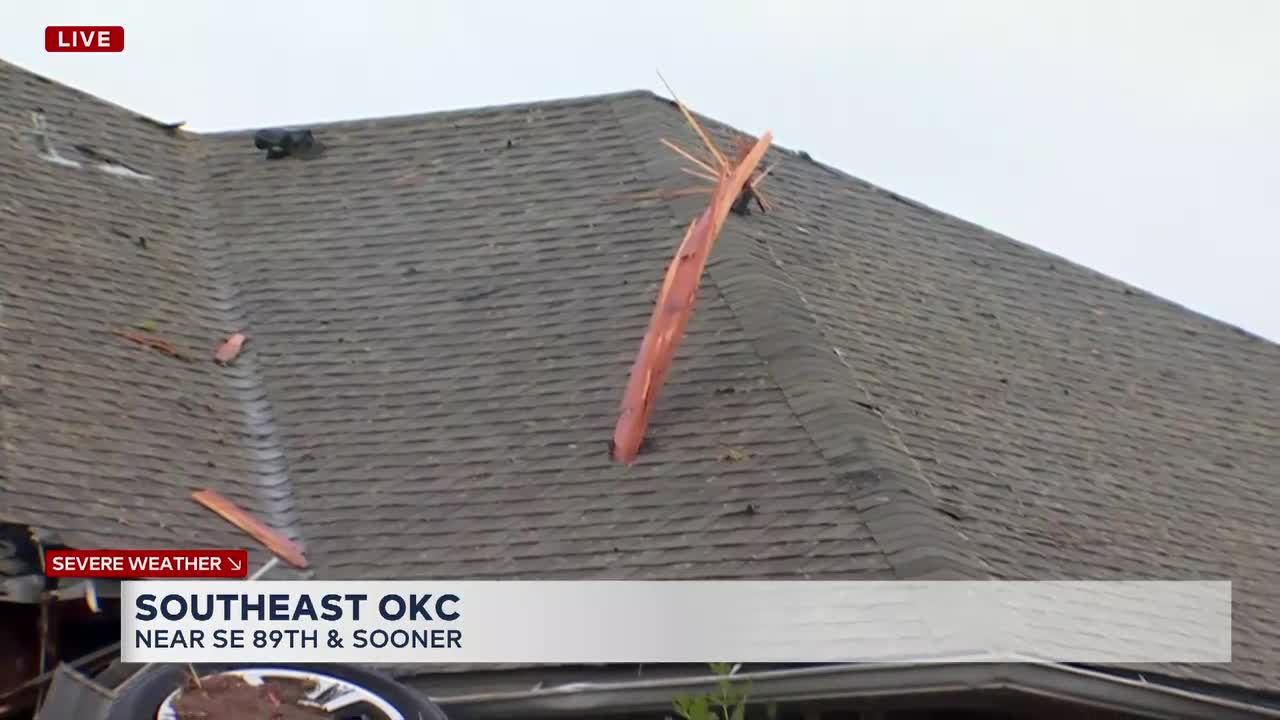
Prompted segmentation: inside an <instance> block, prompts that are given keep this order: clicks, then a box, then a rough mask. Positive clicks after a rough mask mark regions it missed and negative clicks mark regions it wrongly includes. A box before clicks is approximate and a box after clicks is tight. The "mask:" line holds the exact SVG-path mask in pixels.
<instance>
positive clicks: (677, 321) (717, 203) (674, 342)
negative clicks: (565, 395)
mask: <svg viewBox="0 0 1280 720" xmlns="http://www.w3.org/2000/svg"><path fill="white" fill-rule="evenodd" d="M772 142H773V134H772V133H768V132H766V133H765V134H764V135H762V136H761V137H760V139H759V140H758V141H757V142H756V143H755V145H754V146H753V147H752V148H751V150H750V151H749V152H747V153H746V154H745V155H744V156H743V158H742V161H741V162H740V163H738V165H737V166H736V167H733V169H732V172H731V173H728V174H726V175H725V176H723V177H722V178H721V179H720V182H718V183H717V184H716V188H715V194H714V196H713V197H712V199H711V203H710V205H708V206H707V208H706V210H704V211H703V212H702V214H701V215H699V216H698V218H697V219H696V220H694V221H693V223H692V224H691V225H690V226H689V229H688V231H686V233H685V236H684V239H683V240H682V241H681V243H680V248H679V249H678V250H677V251H676V256H675V258H673V259H672V261H671V264H670V265H668V266H667V274H666V277H665V278H664V279H663V283H662V289H661V291H659V293H658V300H657V302H656V303H655V305H654V308H653V316H652V317H651V318H650V320H649V330H648V332H646V333H645V336H644V339H643V340H642V341H641V343H640V352H639V353H638V354H637V355H636V360H635V363H634V364H633V365H632V367H631V378H630V380H629V381H628V383H627V389H626V391H625V393H624V394H623V398H622V408H621V411H620V412H619V415H618V424H617V426H616V427H615V428H614V433H613V457H614V459H615V460H618V461H620V462H625V463H631V462H634V461H635V458H636V455H637V453H639V451H640V444H641V443H642V442H643V441H644V434H645V431H646V430H647V429H648V426H649V417H650V415H651V414H652V413H653V408H654V405H655V404H656V402H657V399H658V395H659V393H660V392H661V390H662V386H663V383H664V382H665V381H666V378H667V373H668V372H669V371H670V369H671V362H672V360H673V359H674V357H675V353H676V349H677V348H678V347H679V345H680V341H681V340H682V339H683V338H684V332H685V328H687V327H688V325H689V319H690V318H691V317H692V316H693V306H694V303H695V301H696V299H697V292H698V284H699V281H700V280H701V279H702V271H703V270H704V269H705V268H706V265H707V259H708V258H709V257H710V255H711V250H712V248H713V247H714V246H715V241H716V238H717V237H718V236H719V235H720V230H721V228H723V227H724V223H725V220H726V219H727V218H728V216H729V210H730V208H731V207H732V206H733V203H734V201H735V200H736V199H737V197H738V195H739V194H740V193H741V192H742V187H743V185H745V184H746V183H747V181H748V180H749V179H750V178H751V174H752V173H753V172H755V169H756V167H757V166H758V165H759V164H760V160H761V159H763V158H764V154H765V151H766V150H768V149H769V145H770V143H772Z"/></svg>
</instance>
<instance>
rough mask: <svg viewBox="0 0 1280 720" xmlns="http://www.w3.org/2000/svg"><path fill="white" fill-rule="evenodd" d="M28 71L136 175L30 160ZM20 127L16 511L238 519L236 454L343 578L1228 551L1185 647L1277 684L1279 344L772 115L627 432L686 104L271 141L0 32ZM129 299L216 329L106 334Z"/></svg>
mask: <svg viewBox="0 0 1280 720" xmlns="http://www.w3.org/2000/svg"><path fill="white" fill-rule="evenodd" d="M35 107H40V108H43V109H44V112H45V114H46V116H47V119H48V123H47V124H48V126H49V127H50V128H51V129H52V131H53V132H54V133H55V135H56V138H57V141H58V142H59V143H60V146H61V147H63V148H65V150H66V153H65V154H66V155H67V156H69V157H74V150H73V146H74V145H77V144H88V145H92V146H95V147H100V148H106V149H110V150H111V151H113V152H114V153H115V154H116V155H117V156H119V157H121V158H122V159H124V160H125V161H126V162H128V163H130V165H131V166H134V167H135V168H136V169H139V170H141V171H144V172H146V173H147V174H149V175H151V176H152V177H153V179H152V180H150V181H141V180H137V179H132V178H121V177H115V176H110V175H106V174H103V173H100V172H95V171H93V169H92V168H91V167H82V168H79V169H75V168H69V167H66V166H65V165H59V164H54V163H51V162H49V161H48V160H44V159H41V158H40V157H39V156H38V152H37V150H36V149H35V146H34V145H33V144H32V143H31V142H30V139H29V137H28V135H29V132H28V129H29V128H30V127H31V119H30V116H29V113H30V111H31V110H32V109H33V108H35ZM0 125H3V128H0V129H3V130H4V134H3V137H0V224H2V225H0V227H2V228H3V232H2V233H0V250H3V253H4V258H5V261H4V262H3V264H0V313H2V314H0V343H2V345H0V351H2V352H0V393H2V394H3V395H2V396H0V440H2V441H3V445H2V446H0V496H2V497H3V498H4V500H5V501H4V502H3V503H0V505H2V506H3V509H2V510H0V519H3V520H7V521H13V522H26V523H32V524H37V525H41V526H45V527H53V528H55V529H57V530H58V531H59V532H60V533H61V534H62V535H63V537H64V538H65V539H66V540H67V541H68V542H69V543H71V544H78V545H86V546H93V545H144V546H146V545H225V544H231V543H240V542H243V541H242V540H240V539H239V538H238V537H237V536H236V535H235V533H234V531H231V530H230V529H229V528H226V527H223V525H222V523H220V522H219V521H217V520H216V519H215V518H213V517H212V516H211V515H209V514H208V513H206V512H204V511H203V510H201V509H200V508H199V507H197V506H196V505H195V504H194V503H192V502H190V501H189V500H188V499H187V493H188V492H189V490H191V489H193V488H197V487H213V488H215V489H218V490H220V491H222V492H225V493H227V494H228V495H230V496H232V497H234V498H235V499H236V500H237V501H239V502H242V503H244V504H245V505H246V506H247V507H249V508H250V509H251V510H253V511H254V512H255V513H257V514H259V515H260V516H262V517H263V518H264V519H267V520H268V521H269V522H270V523H271V524H273V525H275V526H276V527H279V528H281V529H282V530H284V531H285V532H286V533H287V534H289V535H291V536H292V537H293V538H294V539H296V540H298V541H299V542H301V543H302V544H303V545H304V546H305V547H306V549H307V551H308V554H309V557H310V558H311V559H312V560H313V562H314V564H315V572H316V574H317V575H319V576H321V577H328V578H394V577H411V576H425V575H431V576H434V577H468V578H497V577H508V578H511V577H522V578H531V577H537V578H567V577H613V578H711V577H716V578H728V577H740V578H746V577H779V578H782V577H822V578H888V577H911V578H926V577H928V578H935V577H936V578H947V577H993V578H1009V579H1030V578H1035V579H1076V578H1078V579H1112V578H1116V579H1118V578H1125V579H1132V578H1160V579H1192V578H1196V579H1207V578H1212V579H1218V578H1230V579H1232V580H1234V581H1235V583H1236V586H1235V587H1236V599H1237V613H1236V616H1235V643H1236V652H1235V658H1236V659H1235V661H1234V662H1233V663H1232V664H1231V665H1230V666H1222V667H1195V668H1191V667H1183V668H1172V669H1170V668H1164V669H1163V670H1164V671H1168V672H1173V673H1175V674H1179V675H1183V676H1187V677H1195V678H1201V679H1208V680H1214V681H1222V682H1229V683H1234V684H1240V685H1251V686H1255V687H1257V686H1268V685H1270V686H1274V685H1275V684H1276V683H1278V682H1280V634H1278V631H1277V630H1275V629H1274V628H1275V627H1276V623H1275V620H1276V611H1275V608H1274V603H1273V602H1271V601H1272V600H1273V599H1274V597H1275V595H1276V592H1277V589H1278V588H1280V570H1277V568H1276V567H1275V565H1274V561H1273V558H1275V557H1276V556H1277V550H1278V549H1280V531H1277V530H1276V529H1275V527H1276V525H1275V523H1274V522H1273V517H1272V516H1273V515H1274V513H1275V509H1276V508H1277V507H1280V502H1278V501H1280V497H1278V494H1280V490H1278V489H1277V487H1278V486H1277V483H1276V482H1275V481H1276V471H1275V468H1277V467H1280V397H1277V393H1278V392H1280V391H1277V387H1280V349H1278V348H1277V346H1275V345H1273V344H1270V343H1267V342H1265V341H1263V340H1260V339H1258V338H1255V337H1252V336H1249V335H1247V334H1245V333H1242V332H1240V331H1239V330H1236V329H1234V328H1231V327H1228V326H1225V325H1223V324H1221V323H1217V322H1214V321H1211V320H1208V319H1206V318H1203V317H1201V316H1198V315H1196V314H1194V313H1191V312H1189V311H1187V310H1185V309H1183V308H1180V307H1177V306H1175V305H1172V304H1170V303H1167V302H1165V301H1163V300H1160V299H1158V298H1155V297H1152V296H1150V295H1148V294H1146V293H1144V292H1142V291H1138V290H1134V289H1132V288H1128V287H1126V286H1125V285H1123V284H1121V283H1119V282H1117V281H1115V280H1112V279H1109V278H1106V277H1103V276H1101V275H1098V274H1097V273H1093V272H1091V271H1088V270H1086V269H1084V268H1081V267H1079V266H1076V265H1074V264H1072V263H1069V262H1067V261H1065V260H1062V259H1060V258H1056V257H1053V256H1051V255H1048V254H1046V253H1043V252H1041V251H1039V250H1035V249H1034V248H1030V247H1028V246H1025V245H1022V244H1019V243H1017V242H1014V241H1012V240H1009V239H1007V238H1003V237H1000V236H998V235H995V234H993V233H991V232H988V231H986V230H983V229H981V228H977V227H975V226H972V225H970V224H967V223H964V222H961V221H959V220H956V219H954V218H950V217H948V216H946V215H944V214H941V213H938V212H935V211H933V210H930V209H928V208H925V207H922V206H920V205H919V204H917V203H913V202H910V201H906V200H904V199H902V198H900V197H898V196H896V195H893V194H892V193H888V192H886V191H884V190H881V189H879V188H875V187H873V186H871V185H868V184H866V183H864V182H862V181H860V180H857V179H855V178H851V177H848V176H845V175H843V174H841V173H839V172H837V171H834V170H832V169H830V168H826V167H824V166H822V165H820V164H817V163H815V162H813V161H811V160H808V159H804V158H801V157H799V156H797V155H795V154H793V153H791V152H789V151H786V150H784V149H781V148H778V149H775V150H772V151H771V152H770V157H769V158H767V159H766V162H772V161H774V160H778V161H780V165H779V167H778V169H777V170H776V171H775V172H774V174H773V176H772V177H771V179H770V180H769V183H768V187H769V188H770V197H771V199H772V200H773V202H774V203H775V205H777V209H776V211H775V212H774V213H771V214H769V215H758V214H757V215H753V216H751V217H749V218H738V217H731V219H730V220H729V223H728V225H727V226H726V229H725V231H724V233H723V235H722V237H721V240H720V243H719V245H718V246H717V249H716V252H715V254H714V256H713V258H712V261H711V264H710V265H709V268H708V272H707V276H706V278H704V282H703V290H702V293H701V298H700V301H699V306H698V309H697V311H696V312H695V314H694V319H693V322H692V324H691V326H690V330H689V334H688V337H687V339H686V341H685V343H684V345H683V346H682V347H681V350H680V353H679V356H678V358H677V361H676V365H675V369H674V371H673V374H672V376H671V379H670V381H669V383H668V387H667V388H666V390H665V392H664V396H663V398H662V400H661V401H660V403H659V405H658V410H657V412H656V414H655V416H654V419H653V423H652V426H651V429H650V432H649V436H650V438H651V439H652V441H653V447H652V448H651V449H650V450H648V451H646V452H645V453H643V454H642V455H641V457H640V459H639V461H638V462H637V463H636V464H635V465H634V466H632V467H629V468H627V467H620V466H618V465H615V464H613V463H612V462H610V460H609V459H608V457H607V451H606V446H607V442H608V438H609V437H610V436H611V433H612V426H613V422H614V420H615V419H616V414H615V413H616V409H617V403H618V400H619V398H620V394H621V391H622V388H623V386H624V383H625V379H626V373H627V372H628V370H629V368H630V365H631V361H632V359H633V357H634V353H635V351H636V348H637V346H638V343H639V339H640V336H641V334H642V333H643V331H644V327H645V323H646V321H647V318H648V315H649V312H650V309H651V303H652V302H653V298H654V296H655V293H656V289H657V284H658V282H659V281H660V279H661V277H662V272H663V270H664V268H665V265H666V263H667V261H668V260H669V258H670V254H671V252H672V251H673V249H674V247H675V245H676V244H677V242H678V240H679V238H680V236H681V232H682V230H683V227H684V225H685V224H686V223H687V221H688V219H689V218H690V217H691V216H692V213H693V212H694V210H695V208H696V202H692V201H690V202H684V201H681V202H639V201H617V200H615V199H614V196H615V195H617V194H619V193H623V192H632V191H635V190H648V189H652V188H654V187H659V186H665V187H675V186H681V185H685V184H687V182H685V181H686V180H687V178H685V177H684V176H682V175H681V174H680V173H678V172H677V171H676V164H675V163H674V162H673V161H672V159H671V158H670V157H669V156H668V154H667V153H666V151H665V150H663V149H662V148H661V147H660V146H659V145H658V143H657V139H658V138H659V137H662V136H666V137H671V138H673V139H677V140H679V141H681V142H682V143H683V144H685V145H686V147H690V146H693V145H694V144H695V140H694V139H693V138H692V137H691V135H690V133H688V131H687V129H685V128H684V127H683V125H682V121H681V119H680V117H679V115H678V113H676V111H675V110H674V108H673V107H672V106H671V105H670V104H668V103H666V102H664V101H661V100H659V99H657V98H655V97H653V96H651V95H648V94H645V93H628V94H621V95H611V96H603V97H597V98H584V99H578V100H568V101H561V102H553V103H541V104H534V105H521V106H510V107H501V108H489V109H479V110H470V111H463V112H451V113H437V114H431V115H423V116H415V117H405V118H390V119H382V120H374V121H362V122H350V123H340V124H336V125H329V126H321V127H317V128H315V130H316V136H317V138H318V139H320V140H321V141H322V142H323V143H324V144H325V146H326V152H325V154H324V155H323V156H321V157H320V158H318V159H314V160H309V161H305V162H304V161H294V160H284V161H278V162H269V161H267V160H265V159H264V158H263V157H262V155H261V153H259V152H256V151H255V150H254V148H253V144H252V134H251V133H226V134H217V135H210V136H192V135H186V134H177V135H174V134H171V133H168V132H166V131H165V130H163V129H161V128H159V127H157V126H156V125H154V124H152V123H150V122H148V121H146V120H144V119H141V118H138V117H136V116H134V115H132V114H130V113H128V112H126V111H124V110H122V109H120V108H117V107H114V106H111V105H108V104H106V103H103V102H102V101H99V100H96V99H94V98H90V97H87V96H85V95H83V94H80V93H78V92H75V91H73V90H70V89H67V88H64V87H61V86H58V85H56V84H52V83H49V82H47V81H44V80H42V79H40V78H37V77H35V76H33V75H31V74H29V73H26V72H24V71H22V70H20V69H18V68H15V67H13V66H11V65H5V64H0ZM715 128H716V132H717V133H718V134H719V135H720V136H721V137H722V138H724V137H725V136H726V132H727V129H726V128H724V127H723V126H719V125H716V126H715ZM143 235H144V236H146V237H147V238H148V243H147V245H146V247H145V248H143V247H140V246H139V245H138V244H137V242H136V238H137V237H138V236H143ZM143 320H153V321H155V322H156V323H157V325H158V326H159V327H160V329H161V332H162V334H164V335H165V336H166V337H168V338H169V339H171V340H173V341H175V342H176V343H178V344H179V345H180V346H182V347H183V348H184V349H186V350H189V351H190V352H191V354H192V355H193V357H194V360H193V362H190V363H182V362H179V361H175V360H173V359H172V358H168V357H166V356H164V355H161V354H159V353H156V352H154V351H150V350H145V349H141V348H138V347H136V346H132V345H130V344H128V343H125V342H123V341H122V340H120V339H119V338H117V337H115V336H113V335H111V334H110V331H111V329H112V328H115V327H120V326H127V325H131V324H136V323H138V322H141V321H143ZM236 330H243V331H245V332H246V334H247V335H248V336H249V338H250V340H249V344H248V345H247V346H246V348H247V349H246V352H245V353H244V355H243V356H242V359H241V360H240V361H239V362H238V363H236V364H235V365H233V366H231V367H230V368H220V367H218V366H216V365H214V364H213V363H212V361H211V360H210V359H209V357H210V355H211V353H212V351H213V349H214V347H216V345H217V343H218V341H219V340H220V339H221V338H222V337H223V336H225V335H226V334H227V333H229V332H232V331H236ZM730 389H731V390H732V392H728V390H730ZM718 390H719V392H717V391H718ZM725 446H729V447H734V448H741V449H744V450H746V451H747V452H749V454H750V455H751V457H750V459H748V460H745V461H742V462H724V461H722V459H721V456H722V454H723V452H724V448H725ZM747 506H751V507H752V508H753V509H754V510H753V511H752V512H750V513H746V512H742V510H743V508H745V507H747Z"/></svg>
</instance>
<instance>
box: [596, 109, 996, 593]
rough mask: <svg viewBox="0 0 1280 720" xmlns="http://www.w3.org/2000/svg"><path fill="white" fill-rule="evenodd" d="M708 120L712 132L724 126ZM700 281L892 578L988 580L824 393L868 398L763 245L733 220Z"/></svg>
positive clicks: (900, 453)
mask: <svg viewBox="0 0 1280 720" xmlns="http://www.w3.org/2000/svg"><path fill="white" fill-rule="evenodd" d="M653 98H654V99H656V100H661V101H662V105H661V106H660V105H658V104H655V105H654V108H655V109H656V108H659V107H662V108H663V109H664V110H665V111H667V112H669V113H670V117H671V118H672V119H673V120H674V121H675V122H679V123H682V122H683V120H681V119H680V117H679V116H678V115H677V114H676V113H675V110H674V109H673V108H672V107H671V104H670V102H669V101H666V100H664V99H662V98H659V97H658V96H656V95H655V96H653ZM613 107H614V112H615V115H617V117H618V119H619V122H620V123H621V124H622V126H623V128H624V130H626V131H627V134H628V135H630V136H631V137H632V141H633V144H634V145H635V147H636V153H637V154H638V155H639V156H640V158H641V160H642V161H643V164H644V166H645V168H646V169H647V170H648V172H649V174H650V176H651V177H653V178H654V179H655V180H660V179H664V178H668V177H675V176H678V175H679V173H678V172H677V168H676V165H677V164H678V163H675V162H674V161H673V160H672V159H671V158H670V157H669V156H668V155H666V154H664V153H661V152H660V151H659V150H658V149H657V143H656V140H657V137H656V134H655V133H654V132H651V130H654V129H656V128H657V127H658V126H659V125H660V121H657V120H656V119H655V120H653V121H652V123H651V124H650V125H649V126H645V125H644V123H646V122H649V121H647V120H645V119H641V118H639V117H638V116H637V115H636V114H635V113H627V112H623V111H621V110H620V109H619V108H617V107H616V105H614V106H613ZM712 123H713V124H714V125H715V126H719V127H718V128H717V129H723V128H728V129H732V128H729V126H726V125H724V124H723V123H718V122H715V121H712ZM732 130H734V131H735V132H741V131H737V130H736V129H732ZM682 132H683V130H682ZM711 132H712V134H713V135H714V134H721V133H717V132H715V130H712V131H711ZM647 135H655V137H653V138H649V137H647ZM689 138H690V139H692V135H690V136H689ZM650 139H652V140H653V142H648V140H650ZM699 202H700V201H699V200H692V201H690V200H682V201H673V202H671V203H668V207H669V208H671V209H672V211H673V219H676V218H675V216H676V215H680V216H685V215H689V214H690V213H689V212H676V208H680V209H681V210H683V209H685V208H686V206H687V209H688V210H690V211H693V210H694V209H695V208H696V207H697V205H698V203H699ZM749 240H754V241H755V243H756V244H758V245H760V246H763V247H764V248H765V250H766V251H767V252H769V254H770V257H771V258H773V260H772V262H764V261H762V259H761V258H760V257H759V253H758V252H756V248H755V247H752V245H753V243H751V242H748V241H749ZM706 280H707V281H710V282H712V283H713V284H714V285H715V286H716V288H717V289H718V290H719V292H720V294H721V296H722V297H724V299H725V302H726V303H727V304H728V306H729V307H730V309H731V311H732V312H733V314H734V316H735V317H737V318H738V320H739V323H740V324H741V326H742V327H743V330H744V332H745V333H746V335H747V337H748V338H749V340H750V342H751V344H752V347H753V348H754V349H755V352H756V354H757V355H758V356H759V357H760V358H761V360H763V361H764V362H765V364H766V367H767V372H768V373H769V374H770V376H772V377H773V378H774V382H775V383H776V384H777V386H778V388H779V389H780V390H781V391H782V393H783V396H784V397H785V398H786V401H787V405H788V407H790V409H791V412H792V414H793V415H795V417H796V420H797V421H798V422H799V423H800V426H801V427H802V428H803V429H804V430H805V433H806V434H807V435H808V436H809V438H810V440H811V441H812V442H813V444H814V446H815V449H816V451H817V452H818V454H819V455H820V457H821V458H822V460H823V461H824V462H825V463H826V464H827V466H828V467H829V468H830V470H831V472H832V473H833V474H834V476H835V477H836V478H837V479H839V480H841V481H844V482H845V483H847V485H848V486H849V490H850V492H852V493H853V494H854V504H855V506H856V507H857V508H858V513H859V517H860V518H861V520H862V521H863V522H864V523H865V524H866V525H867V527H868V529H869V530H870V532H871V534H872V537H874V538H875V541H876V543H877V545H878V546H879V547H880V549H881V552H883V553H884V555H885V559H886V562H887V563H888V565H889V566H890V567H891V568H892V569H893V571H894V573H895V574H896V575H897V576H898V577H900V578H903V579H957V578H974V577H987V576H989V575H990V573H989V571H988V570H987V569H986V568H985V567H984V566H983V565H982V563H981V561H980V560H979V559H978V557H979V556H978V553H977V552H976V551H974V549H973V548H972V547H970V543H969V541H968V539H967V538H966V537H965V536H964V535H962V534H961V533H960V532H959V531H958V530H957V529H956V528H955V527H954V526H952V525H951V524H950V522H949V521H948V519H947V517H946V516H945V515H944V514H943V513H942V512H941V511H940V510H939V505H940V503H939V500H938V498H937V497H936V496H935V495H934V494H933V491H932V489H931V487H930V484H929V480H928V478H927V477H926V476H925V474H924V471H923V469H922V468H921V467H920V466H919V464H918V463H916V462H915V461H914V460H913V459H912V458H911V456H910V454H909V453H907V451H906V449H905V447H904V446H903V444H902V440H901V438H900V434H899V433H898V431H897V430H896V429H895V428H894V427H893V426H892V425H891V424H890V423H889V422H888V420H887V419H886V418H885V417H884V415H883V414H882V413H879V412H877V411H875V410H874V409H873V406H871V404H870V402H863V401H860V400H858V399H857V398H856V397H852V396H846V395H845V393H843V392H832V390H833V389H836V388H839V389H841V390H844V391H846V392H847V390H848V389H849V387H850V385H851V384H852V385H853V387H857V388H860V389H861V390H862V392H863V393H864V395H865V396H866V398H867V399H868V400H869V399H870V394H869V393H868V392H867V390H866V389H865V387H863V386H862V385H861V383H859V382H858V380H857V379H856V377H853V374H852V373H853V370H852V368H850V367H849V366H848V365H847V364H846V363H844V361H843V359H842V358H841V357H840V356H839V351H838V350H837V349H836V347H835V345H833V344H832V343H831V342H829V341H828V340H827V339H826V335H825V333H824V331H823V329H822V327H821V324H820V323H819V321H818V318H817V317H816V315H815V314H814V313H813V312H812V311H811V310H810V309H809V305H808V300H807V298H805V296H804V294H803V292H802V291H801V290H800V289H799V288H798V287H796V286H795V284H794V282H792V279H791V278H790V276H789V274H788V273H787V272H786V270H785V269H784V268H783V267H782V264H781V263H780V262H779V261H778V260H777V259H776V257H775V256H773V254H772V250H771V249H770V248H769V245H768V242H767V240H766V239H765V238H763V237H751V235H750V233H749V232H748V231H746V230H744V228H743V227H742V226H741V224H739V223H730V224H728V225H726V226H725V229H724V231H723V233H722V235H721V240H720V242H719V244H718V245H717V248H716V250H715V251H714V252H713V256H712V259H711V262H710V263H709V265H708V267H707V270H706ZM815 378H816V379H817V383H816V384H815V382H814V380H815ZM850 430H852V433H851V432H850Z"/></svg>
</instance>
